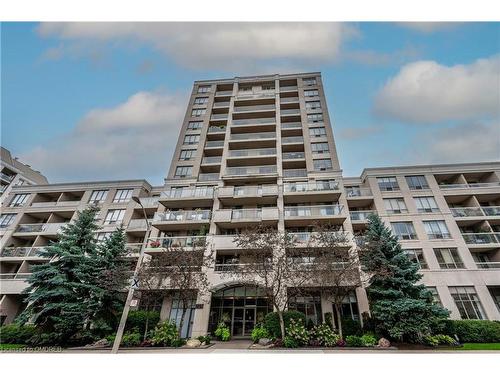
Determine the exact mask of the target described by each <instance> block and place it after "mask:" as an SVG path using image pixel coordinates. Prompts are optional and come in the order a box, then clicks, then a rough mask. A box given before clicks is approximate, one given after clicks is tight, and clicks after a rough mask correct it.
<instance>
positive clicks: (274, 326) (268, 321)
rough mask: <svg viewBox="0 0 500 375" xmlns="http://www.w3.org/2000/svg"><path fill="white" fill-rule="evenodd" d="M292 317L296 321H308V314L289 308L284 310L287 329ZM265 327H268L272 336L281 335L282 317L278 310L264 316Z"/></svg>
mask: <svg viewBox="0 0 500 375" xmlns="http://www.w3.org/2000/svg"><path fill="white" fill-rule="evenodd" d="M290 319H294V320H295V321H299V320H300V321H302V324H304V323H305V321H306V316H305V315H304V314H303V313H301V312H299V311H296V310H288V311H284V312H283V320H284V321H285V330H286V329H287V327H288V326H289V325H290ZM264 327H265V328H266V329H267V331H268V332H269V334H270V335H271V337H273V338H274V337H281V328H280V319H279V316H278V313H277V312H270V313H269V314H267V315H266V316H265V318H264Z"/></svg>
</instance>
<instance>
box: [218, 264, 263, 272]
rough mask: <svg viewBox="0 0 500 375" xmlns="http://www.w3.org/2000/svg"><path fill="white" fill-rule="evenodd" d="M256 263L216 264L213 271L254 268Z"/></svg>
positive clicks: (238, 270)
mask: <svg viewBox="0 0 500 375" xmlns="http://www.w3.org/2000/svg"><path fill="white" fill-rule="evenodd" d="M255 267H256V265H255V264H252V263H226V264H216V265H215V268H214V271H215V272H242V271H245V270H246V269H253V270H254V269H255Z"/></svg>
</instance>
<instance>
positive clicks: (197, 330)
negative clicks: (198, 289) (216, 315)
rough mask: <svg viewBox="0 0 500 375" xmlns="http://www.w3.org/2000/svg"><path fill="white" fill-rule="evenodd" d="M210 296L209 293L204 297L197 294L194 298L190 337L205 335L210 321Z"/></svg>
mask: <svg viewBox="0 0 500 375" xmlns="http://www.w3.org/2000/svg"><path fill="white" fill-rule="evenodd" d="M210 296H211V293H210V292H207V294H205V295H201V293H198V296H197V297H196V309H195V310H194V317H193V328H192V333H191V337H198V336H205V335H206V334H207V331H208V321H209V319H210V302H211V301H210ZM198 307H200V308H198Z"/></svg>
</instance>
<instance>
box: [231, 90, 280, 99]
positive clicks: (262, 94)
mask: <svg viewBox="0 0 500 375" xmlns="http://www.w3.org/2000/svg"><path fill="white" fill-rule="evenodd" d="M274 95H275V93H274V90H268V91H266V92H259V93H255V94H254V93H248V94H245V92H244V91H243V92H239V93H238V96H237V97H236V99H237V100H245V99H262V98H272V97H274Z"/></svg>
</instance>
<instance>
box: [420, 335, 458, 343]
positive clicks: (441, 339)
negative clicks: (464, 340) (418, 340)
mask: <svg viewBox="0 0 500 375" xmlns="http://www.w3.org/2000/svg"><path fill="white" fill-rule="evenodd" d="M424 344H426V345H429V346H438V345H447V346H452V345H457V344H458V343H457V342H456V341H455V339H454V338H453V337H450V336H448V335H434V336H430V335H429V336H425V337H424Z"/></svg>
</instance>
